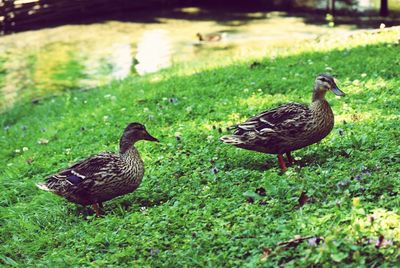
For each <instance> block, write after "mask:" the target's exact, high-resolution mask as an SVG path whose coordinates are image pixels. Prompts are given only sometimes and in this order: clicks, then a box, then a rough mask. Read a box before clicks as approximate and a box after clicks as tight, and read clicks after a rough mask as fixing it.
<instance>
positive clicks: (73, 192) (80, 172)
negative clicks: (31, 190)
mask: <svg viewBox="0 0 400 268" xmlns="http://www.w3.org/2000/svg"><path fill="white" fill-rule="evenodd" d="M119 161H120V159H119V156H118V155H115V154H112V153H101V154H98V155H95V156H92V157H90V158H88V159H85V160H83V161H80V162H78V163H76V164H74V165H73V166H71V167H69V168H67V169H64V170H62V171H60V172H58V173H56V174H54V175H51V176H49V177H47V178H46V180H47V182H46V183H44V184H41V185H38V187H39V188H41V189H44V190H48V191H52V192H55V193H57V194H59V195H61V196H64V197H66V198H67V199H71V201H73V202H76V203H82V202H79V201H77V200H72V199H74V198H73V197H74V196H84V194H85V192H87V191H88V189H90V188H91V187H92V186H93V185H94V184H95V182H96V181H100V180H102V179H103V178H104V177H105V175H107V174H108V173H110V172H111V173H112V172H114V171H113V170H115V169H116V168H118V167H117V163H118V162H119Z"/></svg>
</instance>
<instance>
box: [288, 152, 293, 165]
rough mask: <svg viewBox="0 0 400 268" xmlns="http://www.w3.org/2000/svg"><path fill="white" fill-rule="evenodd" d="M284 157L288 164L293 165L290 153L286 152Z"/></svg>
mask: <svg viewBox="0 0 400 268" xmlns="http://www.w3.org/2000/svg"><path fill="white" fill-rule="evenodd" d="M286 157H287V160H288V162H289V164H291V165H292V164H293V163H294V158H293V156H292V155H291V154H290V152H287V153H286Z"/></svg>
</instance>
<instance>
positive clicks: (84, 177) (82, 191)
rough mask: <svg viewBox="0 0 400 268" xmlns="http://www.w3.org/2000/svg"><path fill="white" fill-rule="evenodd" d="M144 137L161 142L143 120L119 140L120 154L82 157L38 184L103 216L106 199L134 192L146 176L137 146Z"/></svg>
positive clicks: (132, 125)
mask: <svg viewBox="0 0 400 268" xmlns="http://www.w3.org/2000/svg"><path fill="white" fill-rule="evenodd" d="M141 140H146V141H151V142H158V141H159V140H158V139H156V138H154V137H153V136H152V135H150V134H149V132H148V131H147V130H146V128H145V126H144V125H142V124H141V123H136V122H135V123H130V124H128V126H127V127H126V128H125V129H124V131H123V134H122V136H121V138H120V141H119V153H110V152H103V153H99V154H97V155H94V156H92V157H89V158H87V159H85V160H82V161H80V162H78V163H76V164H74V165H72V166H70V167H68V168H66V169H63V170H61V171H59V172H58V173H56V174H53V175H50V176H48V177H47V178H46V182H44V183H40V184H37V187H38V188H39V189H42V190H45V191H49V192H53V193H55V194H57V195H59V196H61V197H64V198H65V199H67V200H68V201H70V202H72V203H75V204H79V205H82V206H87V205H92V207H93V209H94V211H95V213H96V216H100V215H101V214H102V213H101V210H100V208H102V207H103V204H102V203H103V202H105V201H108V200H111V199H113V198H115V197H117V196H121V195H125V194H128V193H131V192H133V191H135V190H136V189H137V188H138V187H139V185H140V183H141V182H142V179H143V176H144V163H143V161H142V159H141V157H140V155H139V152H138V150H137V149H136V148H135V146H134V145H135V143H136V142H138V141H141Z"/></svg>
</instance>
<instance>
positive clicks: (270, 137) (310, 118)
mask: <svg viewBox="0 0 400 268" xmlns="http://www.w3.org/2000/svg"><path fill="white" fill-rule="evenodd" d="M328 91H332V92H333V93H334V94H335V95H337V96H344V95H345V94H344V92H342V91H341V90H340V89H339V88H338V86H337V85H336V83H335V79H334V78H333V77H332V76H330V75H328V74H321V75H318V76H317V78H316V80H315V85H314V90H313V95H312V101H311V104H310V105H309V106H306V105H303V104H299V103H288V104H284V105H281V106H279V107H277V108H275V109H271V110H268V111H265V112H262V113H260V114H258V115H256V116H253V117H251V118H249V119H248V120H247V121H245V122H244V123H240V124H238V125H236V126H234V127H233V128H234V129H235V132H234V133H233V135H228V136H223V137H221V141H222V142H224V143H227V144H232V145H234V146H236V147H239V148H243V149H247V150H252V151H256V152H261V153H268V154H278V162H279V166H280V168H281V169H282V171H283V172H285V171H286V169H287V168H286V164H285V162H284V160H283V156H282V155H283V154H285V153H286V156H287V158H288V161H289V163H290V164H291V163H293V157H292V156H291V154H290V152H291V151H294V150H298V149H301V148H304V147H306V146H308V145H311V144H314V143H316V142H319V141H320V140H322V139H323V138H325V137H326V136H327V135H328V134H329V133H330V132H331V130H332V128H333V125H334V118H333V112H332V109H331V107H330V105H329V103H328V102H327V101H326V99H325V94H326V92H328Z"/></svg>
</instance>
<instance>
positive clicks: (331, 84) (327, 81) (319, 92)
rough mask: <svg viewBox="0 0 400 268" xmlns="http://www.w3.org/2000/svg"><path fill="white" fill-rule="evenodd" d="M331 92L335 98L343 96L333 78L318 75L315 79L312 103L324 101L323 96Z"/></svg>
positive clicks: (327, 75) (326, 75)
mask: <svg viewBox="0 0 400 268" xmlns="http://www.w3.org/2000/svg"><path fill="white" fill-rule="evenodd" d="M328 91H332V92H333V93H334V94H335V95H337V96H344V95H345V94H344V92H343V91H341V90H340V89H339V87H338V86H337V85H336V82H335V78H334V77H333V76H331V75H329V74H320V75H318V76H317V78H316V79H315V84H314V93H313V101H315V100H318V99H324V98H325V94H326V92H328Z"/></svg>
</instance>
